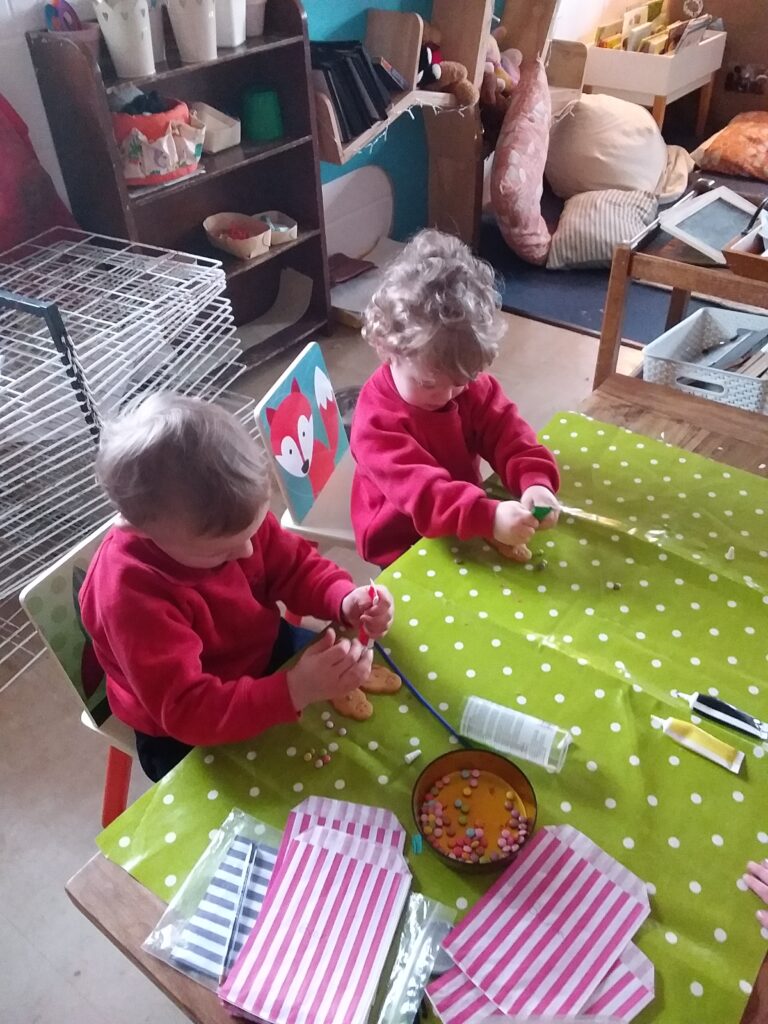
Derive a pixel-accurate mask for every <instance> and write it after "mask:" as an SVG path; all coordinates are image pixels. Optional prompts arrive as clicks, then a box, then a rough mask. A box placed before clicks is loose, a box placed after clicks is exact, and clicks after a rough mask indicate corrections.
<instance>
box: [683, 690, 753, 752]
mask: <svg viewBox="0 0 768 1024" xmlns="http://www.w3.org/2000/svg"><path fill="white" fill-rule="evenodd" d="M675 693H676V695H677V696H678V697H679V698H680V699H681V700H684V701H687V703H688V707H689V708H690V709H691V711H693V713H694V714H696V715H701V717H702V718H709V719H711V720H712V721H713V722H717V723H718V725H727V726H728V727H729V728H730V729H738V731H739V732H743V733H746V735H747V736H756V737H757V739H759V740H768V724H766V723H765V722H761V721H760V719H759V718H753V717H752V715H750V714H749V713H748V712H746V711H740V710H739V709H738V708H735V707H734V706H733V705H732V704H726V702H725V701H724V700H718V698H717V697H710V695H709V694H708V693H681V692H680V691H679V690H676V691H675Z"/></svg>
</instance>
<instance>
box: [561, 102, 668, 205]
mask: <svg viewBox="0 0 768 1024" xmlns="http://www.w3.org/2000/svg"><path fill="white" fill-rule="evenodd" d="M667 159H668V155H667V144H666V143H665V142H664V139H663V138H662V135H661V132H660V131H659V126H658V125H657V124H656V122H655V121H654V119H653V117H652V116H651V114H650V112H649V111H647V110H646V109H645V107H640V106H638V105H637V104H636V103H628V102H627V101H626V100H620V99H617V98H616V97H615V96H604V95H602V94H600V93H596V94H594V95H586V96H582V97H581V99H580V100H579V102H578V103H576V104H574V105H573V107H571V109H570V111H569V113H568V114H567V115H566V116H565V117H563V118H561V119H560V120H559V121H558V122H557V124H555V125H553V126H552V133H551V136H550V140H549V154H548V157H547V164H546V172H545V173H546V176H547V181H548V182H549V184H550V186H551V188H552V191H553V192H554V193H555V194H556V195H558V196H560V197H561V198H562V199H570V198H571V196H575V195H579V194H580V193H581V192H598V191H604V190H606V189H613V188H621V189H627V190H628V191H641V192H653V193H654V194H657V193H658V191H659V189H660V187H662V183H663V181H664V179H665V178H666V170H667Z"/></svg>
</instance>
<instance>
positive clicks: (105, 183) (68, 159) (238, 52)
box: [27, 0, 330, 351]
mask: <svg viewBox="0 0 768 1024" xmlns="http://www.w3.org/2000/svg"><path fill="white" fill-rule="evenodd" d="M27 40H28V44H29V49H30V52H31V55H32V62H33V65H34V68H35V73H36V75H37V80H38V83H39V85H40V91H41V93H42V97H43V103H44V104H45V108H46V112H47V114H48V122H49V124H50V128H51V134H52V136H53V140H54V144H55V146H56V151H57V154H58V157H59V163H60V165H61V170H62V174H63V176H64V182H65V184H66V187H67V192H68V195H69V199H70V203H71V206H72V212H73V214H74V216H75V218H76V219H77V221H78V223H79V224H80V226H81V227H82V228H84V229H86V230H88V231H95V232H98V233H101V234H105V235H111V236H114V237H117V238H126V239H130V240H133V241H138V242H146V243H149V244H152V245H158V246H162V247H165V248H169V249H178V250H181V251H184V252H192V253H197V254H199V255H205V256H210V257H214V258H216V259H219V260H221V262H222V265H223V267H224V270H225V272H226V274H227V281H228V284H227V294H228V296H229V298H230V299H231V301H232V306H233V309H234V313H235V319H236V322H237V323H238V324H242V323H247V322H248V321H250V320H253V319H254V318H256V317H259V316H261V315H262V314H263V313H265V312H266V311H267V310H268V309H269V307H270V305H271V304H272V302H273V301H274V298H275V296H276V294H277V290H278V288H279V277H280V271H281V270H282V269H283V268H293V269H295V270H298V271H300V272H301V273H303V274H306V275H307V276H309V277H310V278H311V280H312V298H311V301H310V307H309V309H308V310H307V312H306V313H305V315H304V317H303V318H302V320H301V321H300V322H299V323H298V324H296V325H295V327H294V328H290V329H287V330H285V331H283V332H281V335H280V336H279V337H278V338H276V339H273V340H271V343H270V348H271V350H272V351H277V350H278V349H280V348H288V347H291V346H293V345H295V344H296V343H297V342H298V341H299V340H303V338H304V337H306V333H307V331H308V330H315V329H319V328H323V327H325V326H326V325H327V323H328V317H329V310H330V298H329V291H328V269H327V259H326V251H325V232H324V221H323V207H322V196H321V191H320V177H319V165H318V151H317V130H316V123H315V107H314V103H313V102H312V93H311V91H310V86H309V71H310V67H309V41H308V36H307V25H306V15H305V13H304V9H303V7H302V5H301V3H300V2H299V0H268V3H267V10H266V21H265V34H264V35H263V36H260V37H258V38H252V39H248V40H246V42H245V43H244V44H243V45H242V46H238V47H236V48H233V49H220V50H219V52H218V56H217V59H216V60H214V61H201V62H198V63H193V64H184V63H182V62H181V60H180V58H179V55H178V52H177V51H176V50H175V46H174V41H173V38H172V36H171V35H170V33H169V34H168V38H167V40H166V47H167V53H168V57H167V60H166V61H164V62H162V63H160V64H158V65H157V68H156V70H155V74H154V75H149V76H146V77H143V78H137V79H135V80H134V84H136V85H137V86H139V87H140V88H143V89H146V90H150V89H157V90H158V92H160V93H161V94H162V95H165V96H169V97H175V98H179V99H183V100H184V101H185V102H187V103H189V104H190V105H191V104H192V103H193V102H194V101H195V100H200V101H205V102H207V103H210V104H211V105H212V106H215V107H217V108H219V109H222V110H228V111H234V112H237V111H239V108H240V98H241V96H242V94H243V92H244V91H245V89H246V88H247V87H248V86H251V85H253V84H259V85H264V86H265V87H267V88H271V89H275V91H276V92H277V94H278V97H279V100H280V106H281V110H282V115H283V124H284V136H283V138H281V139H280V140H278V141H277V142H271V143H266V144H265V143H256V142H251V141H249V140H247V139H243V141H242V143H241V144H240V145H239V146H233V147H231V148H230V149H225V150H222V151H221V152H219V153H214V154H206V155H204V156H203V158H202V160H201V162H200V171H201V172H202V173H197V174H191V175H189V176H187V177H185V178H180V179H178V180H177V181H174V182H172V183H170V184H168V185H165V186H160V187H150V188H145V189H141V188H138V189H133V188H128V187H127V186H126V184H125V181H124V179H123V175H122V168H121V163H120V154H119V151H118V148H117V144H116V142H115V138H114V135H113V132H112V121H111V115H110V111H109V106H108V102H107V89H108V88H110V87H111V86H114V85H116V84H118V81H120V82H124V80H118V79H117V77H116V75H115V71H114V67H113V66H112V63H111V61H110V59H109V56H108V54H107V53H106V50H105V49H103V50H102V55H101V58H100V60H99V61H98V62H97V61H95V60H94V59H93V56H92V55H91V54H90V52H89V51H88V50H87V48H85V47H83V46H81V45H80V44H78V43H76V42H72V41H71V40H69V39H66V38H63V37H62V36H61V35H59V34H57V33H49V32H31V33H29V34H28V36H27ZM263 210H281V211H283V212H284V213H286V214H288V215H289V216H290V217H293V218H294V219H295V220H296V221H297V222H298V225H299V233H298V237H297V238H296V240H295V241H292V242H290V243H287V244H285V245H282V246H274V247H273V248H271V249H270V250H269V252H267V253H265V254H264V255H263V256H261V257H258V258H256V259H253V260H247V261H245V260H237V259H234V258H233V257H231V256H228V255H227V254H226V253H223V252H220V251H219V250H217V249H215V248H213V247H212V246H211V245H210V243H209V242H208V239H207V238H206V236H205V232H204V230H203V227H202V223H203V220H204V219H205V218H206V217H207V216H209V215H210V214H213V213H220V212H225V211H227V212H228V211H233V212H241V213H248V214H255V213H259V212H261V211H263ZM272 341H274V344H272Z"/></svg>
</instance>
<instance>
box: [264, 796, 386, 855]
mask: <svg viewBox="0 0 768 1024" xmlns="http://www.w3.org/2000/svg"><path fill="white" fill-rule="evenodd" d="M313 825H325V826H326V828H330V829H336V830H337V831H338V832H346V834H347V835H353V836H362V837H363V838H364V839H373V840H375V841H376V842H377V843H380V844H381V845H382V846H391V847H393V848H394V849H396V850H399V851H400V852H401V853H402V851H403V849H404V848H405V830H404V829H403V827H402V825H401V824H400V822H399V821H398V820H397V817H396V816H395V815H394V814H393V813H392V811H387V810H385V809H384V808H383V807H369V806H368V805H367V804H354V803H350V802H349V801H348V800H333V799H331V797H324V796H310V797H307V799H306V800H302V802H301V803H300V804H298V805H297V806H296V807H294V809H293V810H292V811H291V813H290V814H289V815H288V820H287V822H286V824H285V831H284V832H283V840H282V842H281V844H280V848H279V850H278V851H277V860H276V862H275V871H276V872H277V871H279V870H280V867H281V865H282V861H283V852H284V850H285V849H286V848H287V846H288V844H289V843H290V841H291V840H292V839H294V838H295V837H296V836H298V835H300V834H301V833H302V832H304V831H305V830H306V829H308V828H311V827H312V826H313Z"/></svg>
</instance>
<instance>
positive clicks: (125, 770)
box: [20, 520, 136, 827]
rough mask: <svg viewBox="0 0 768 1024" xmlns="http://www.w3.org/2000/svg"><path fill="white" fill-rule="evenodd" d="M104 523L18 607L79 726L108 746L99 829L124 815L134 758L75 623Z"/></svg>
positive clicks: (26, 592) (31, 587)
mask: <svg viewBox="0 0 768 1024" xmlns="http://www.w3.org/2000/svg"><path fill="white" fill-rule="evenodd" d="M113 522H114V520H110V521H109V522H108V523H105V524H104V525H103V526H100V527H99V529H98V530H96V531H95V532H94V533H92V534H90V535H89V536H88V537H86V538H85V540H83V541H81V542H80V543H79V544H77V545H76V546H75V547H74V548H72V549H71V550H70V551H68V552H67V553H66V554H65V555H62V556H61V558H59V559H58V560H57V561H56V562H54V563H53V565H51V566H50V568H48V569H46V570H45V571H44V572H42V573H40V575H39V576H37V577H36V578H35V579H34V580H32V582H31V583H28V584H27V586H26V587H24V589H23V590H22V592H21V595H20V601H21V605H22V607H23V609H24V611H25V612H26V614H27V616H28V617H29V619H30V621H31V622H32V624H33V625H34V627H35V629H36V630H37V631H38V633H39V634H40V636H41V638H42V640H43V642H44V644H45V646H46V647H47V649H48V651H49V652H50V654H51V656H52V664H53V666H54V670H55V672H56V673H57V674H60V675H61V676H62V677H63V679H64V680H66V682H67V683H68V685H70V686H72V687H73V688H74V690H75V693H76V694H77V696H78V699H79V700H80V702H81V704H82V707H83V710H82V714H81V716H80V721H81V722H82V723H83V725H84V726H86V727H87V728H88V729H90V730H91V731H92V732H96V733H98V734H99V735H100V736H102V737H103V738H104V739H105V740H106V741H107V743H108V744H109V749H108V752H107V769H106V776H105V779H104V797H103V801H102V808H101V823H102V825H103V826H104V827H106V826H107V825H109V824H110V822H112V821H114V819H115V818H116V817H117V816H118V815H119V814H122V812H123V811H124V810H125V808H126V805H127V803H128V786H129V784H130V781H131V768H132V766H133V759H134V757H135V756H136V744H135V739H134V734H133V730H132V729H130V728H129V727H128V726H127V725H123V723H122V722H120V721H118V720H117V719H116V718H114V717H113V716H112V714H111V712H110V710H109V704H108V703H107V696H106V682H105V680H104V678H103V673H102V671H101V668H100V667H99V665H98V663H97V662H96V659H95V656H94V654H93V648H92V647H91V644H90V641H89V640H87V638H86V634H85V632H84V630H83V628H82V625H81V622H80V613H79V608H78V604H77V593H78V591H79V588H80V584H81V583H82V579H83V577H84V575H85V570H86V569H87V568H88V564H89V562H90V560H91V558H92V556H93V554H94V552H95V551H96V549H97V548H98V546H99V544H100V543H101V540H102V538H103V536H104V534H105V533H106V532H107V530H108V529H109V528H110V527H111V526H112V524H113Z"/></svg>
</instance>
